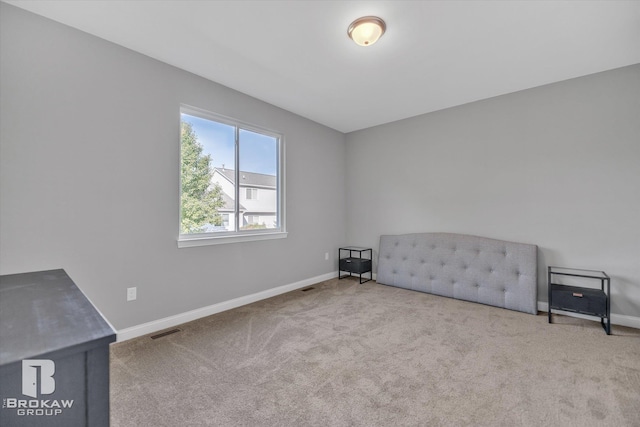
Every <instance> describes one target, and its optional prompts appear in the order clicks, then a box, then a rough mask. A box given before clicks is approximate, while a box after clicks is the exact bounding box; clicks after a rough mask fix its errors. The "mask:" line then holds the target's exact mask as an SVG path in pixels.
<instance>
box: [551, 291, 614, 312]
mask: <svg viewBox="0 0 640 427" xmlns="http://www.w3.org/2000/svg"><path fill="white" fill-rule="evenodd" d="M551 301H552V302H551V308H553V309H557V310H565V311H575V312H578V313H584V314H592V315H594V316H606V315H607V295H606V294H605V293H604V291H602V290H600V289H588V288H582V287H576V286H565V285H554V284H552V285H551Z"/></svg>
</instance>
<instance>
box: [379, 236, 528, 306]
mask: <svg viewBox="0 0 640 427" xmlns="http://www.w3.org/2000/svg"><path fill="white" fill-rule="evenodd" d="M537 255H538V251H537V246H536V245H530V244H525V243H513V242H505V241H502V240H495V239H488V238H486V237H478V236H469V235H465V234H452V233H417V234H404V235H398V236H380V249H379V253H378V274H377V279H376V280H377V282H378V283H381V284H384V285H390V286H397V287H400V288H405V289H412V290H415V291H421V292H427V293H430V294H436V295H442V296H446V297H451V298H456V299H462V300H466V301H473V302H479V303H482V304H488V305H493V306H496V307H502V308H508V309H511V310H517V311H524V312H525V313H531V314H537V312H538V308H537V300H538V284H537V282H538V280H537V275H538V273H537V272H538V269H537Z"/></svg>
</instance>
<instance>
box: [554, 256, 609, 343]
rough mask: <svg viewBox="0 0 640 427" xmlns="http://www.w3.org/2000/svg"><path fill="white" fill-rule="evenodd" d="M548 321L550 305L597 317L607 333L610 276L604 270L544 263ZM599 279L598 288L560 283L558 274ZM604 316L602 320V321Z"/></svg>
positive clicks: (557, 308) (556, 308)
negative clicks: (546, 267)
mask: <svg viewBox="0 0 640 427" xmlns="http://www.w3.org/2000/svg"><path fill="white" fill-rule="evenodd" d="M547 270H548V277H547V284H548V286H549V289H548V291H549V323H552V321H551V320H552V319H551V309H554V310H562V311H570V312H574V313H580V314H586V315H589V316H595V317H599V318H600V324H601V325H602V327H603V328H604V330H605V332H606V333H607V335H611V279H610V278H609V276H608V275H607V273H605V272H604V271H597V270H581V269H576V268H563V267H548V269H547ZM563 277H564V278H565V280H566V279H567V278H574V279H575V278H579V279H586V280H599V281H600V288H599V289H598V288H590V287H584V286H573V285H567V284H563V283H560V282H562V278H563ZM605 319H606V321H605Z"/></svg>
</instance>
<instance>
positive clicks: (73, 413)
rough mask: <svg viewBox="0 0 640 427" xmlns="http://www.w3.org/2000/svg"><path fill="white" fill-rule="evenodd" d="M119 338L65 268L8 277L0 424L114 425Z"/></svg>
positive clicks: (1, 281)
mask: <svg viewBox="0 0 640 427" xmlns="http://www.w3.org/2000/svg"><path fill="white" fill-rule="evenodd" d="M115 339H116V335H115V332H114V330H113V329H112V328H111V326H110V325H109V324H108V323H107V322H106V320H105V319H104V318H103V317H102V315H101V314H100V313H99V312H98V311H97V310H96V309H95V307H94V306H93V305H92V304H91V302H90V301H89V300H88V299H87V298H86V297H85V296H84V294H83V293H82V291H80V289H78V287H77V286H76V285H75V284H74V283H73V281H72V280H71V278H69V276H68V275H67V273H65V271H64V270H50V271H40V272H34V273H24V274H11V275H5V276H0V398H1V399H2V407H1V408H0V426H2V427H9V426H30V427H31V426H66V427H71V426H83V427H84V426H88V427H94V426H108V425H109V343H112V342H113V341H115Z"/></svg>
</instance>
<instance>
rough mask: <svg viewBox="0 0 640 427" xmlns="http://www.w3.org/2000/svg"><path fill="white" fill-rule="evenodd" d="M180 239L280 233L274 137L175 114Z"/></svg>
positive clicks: (197, 115)
mask: <svg viewBox="0 0 640 427" xmlns="http://www.w3.org/2000/svg"><path fill="white" fill-rule="evenodd" d="M180 119H181V123H180V127H181V132H180V147H181V150H180V151H181V176H180V180H181V195H180V235H181V236H185V235H196V234H198V235H207V234H210V235H211V236H215V235H227V234H234V233H235V234H242V233H243V232H246V231H247V230H251V231H252V232H256V231H258V232H259V230H269V231H274V230H280V229H281V224H280V222H281V221H280V218H281V212H280V210H281V209H280V200H281V194H280V191H281V189H280V188H279V182H280V181H279V173H280V170H279V168H280V160H279V159H280V139H281V137H280V136H279V135H276V134H271V133H270V132H268V131H261V130H259V129H257V128H254V127H249V126H244V125H242V124H239V123H234V122H233V121H231V120H229V119H226V118H219V117H217V116H215V115H214V114H210V113H202V112H199V111H193V110H191V109H187V108H183V109H181V114H180Z"/></svg>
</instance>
